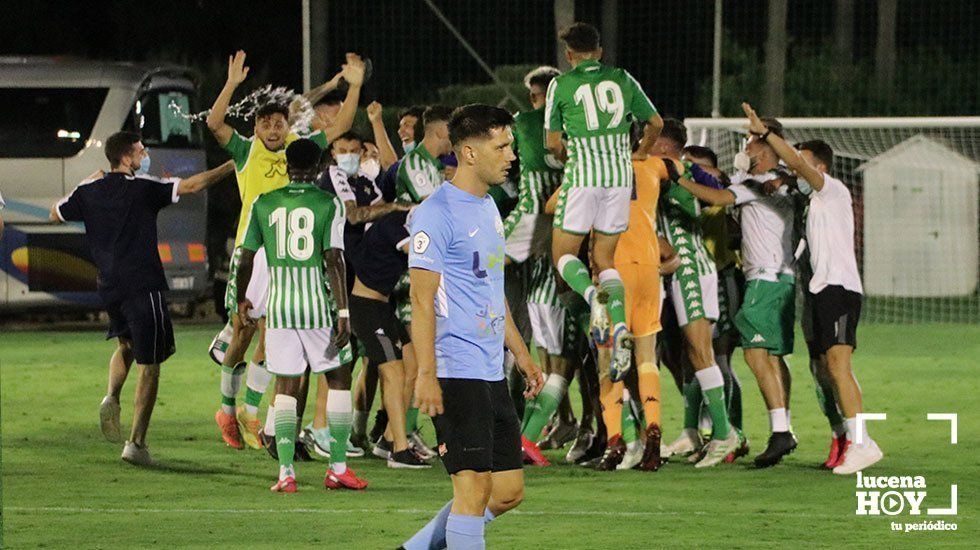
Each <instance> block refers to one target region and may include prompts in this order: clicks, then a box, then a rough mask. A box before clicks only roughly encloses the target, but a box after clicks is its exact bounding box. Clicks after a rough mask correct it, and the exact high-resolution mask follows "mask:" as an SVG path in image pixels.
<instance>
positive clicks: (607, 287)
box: [599, 269, 626, 327]
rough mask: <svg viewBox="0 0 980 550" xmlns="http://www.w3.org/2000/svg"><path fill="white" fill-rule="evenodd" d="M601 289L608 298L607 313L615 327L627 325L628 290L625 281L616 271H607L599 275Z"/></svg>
mask: <svg viewBox="0 0 980 550" xmlns="http://www.w3.org/2000/svg"><path fill="white" fill-rule="evenodd" d="M599 288H601V289H602V290H603V291H604V292H605V293H606V294H607V295H608V296H609V299H608V300H606V311H607V312H609V322H610V323H611V325H612V326H613V327H616V326H618V325H625V324H626V289H625V288H624V287H623V280H622V279H620V277H619V272H618V271H616V270H615V269H607V270H605V271H603V272H602V273H600V274H599Z"/></svg>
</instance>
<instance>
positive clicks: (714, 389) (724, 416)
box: [685, 365, 731, 439]
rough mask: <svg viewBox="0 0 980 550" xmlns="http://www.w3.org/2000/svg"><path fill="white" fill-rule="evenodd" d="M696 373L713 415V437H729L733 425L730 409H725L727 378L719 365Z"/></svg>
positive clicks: (709, 410) (705, 400)
mask: <svg viewBox="0 0 980 550" xmlns="http://www.w3.org/2000/svg"><path fill="white" fill-rule="evenodd" d="M694 375H695V376H696V377H697V379H698V382H700V383H701V393H702V395H704V402H705V404H706V405H707V406H708V414H709V415H711V438H712V439H725V438H727V437H728V432H729V431H731V427H730V426H729V423H728V411H727V410H725V379H724V378H722V376H721V369H720V368H718V365H712V366H711V367H708V368H706V369H704V370H699V371H697V372H695V373H694ZM685 420H686V419H685ZM696 426H697V423H695V427H696Z"/></svg>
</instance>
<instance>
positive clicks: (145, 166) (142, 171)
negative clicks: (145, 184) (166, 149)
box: [136, 153, 150, 176]
mask: <svg viewBox="0 0 980 550" xmlns="http://www.w3.org/2000/svg"><path fill="white" fill-rule="evenodd" d="M149 173H150V154H149V153H147V154H146V155H145V156H144V157H143V158H141V159H140V167H139V170H137V171H136V175H138V176H143V175H146V174H149Z"/></svg>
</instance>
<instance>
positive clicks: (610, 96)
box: [575, 80, 626, 130]
mask: <svg viewBox="0 0 980 550" xmlns="http://www.w3.org/2000/svg"><path fill="white" fill-rule="evenodd" d="M623 103H624V102H623V90H621V89H620V87H619V84H616V83H615V82H613V81H611V80H603V81H602V82H600V83H598V84H596V86H595V90H593V89H592V87H591V86H590V85H588V84H582V85H581V86H579V87H578V89H577V90H575V104H576V105H579V104H581V105H582V106H583V108H584V109H585V125H586V127H588V129H589V130H598V129H599V112H598V111H597V110H596V107H597V106H598V108H599V110H601V111H602V112H604V113H607V114H609V115H611V116H612V118H611V119H610V120H609V124H608V125H607V126H606V128H610V129H611V128H615V127H617V126H619V123H621V122H622V121H623V115H624V114H625V111H626V109H625V106H624V105H623Z"/></svg>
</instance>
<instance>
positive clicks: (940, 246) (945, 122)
mask: <svg viewBox="0 0 980 550" xmlns="http://www.w3.org/2000/svg"><path fill="white" fill-rule="evenodd" d="M779 121H780V123H782V125H783V129H784V133H785V137H786V139H787V140H788V141H789V142H791V143H798V142H801V141H807V140H812V139H821V140H824V141H826V142H827V143H828V144H830V146H831V147H832V148H833V150H834V167H833V169H832V170H831V173H832V174H833V175H834V176H835V177H838V178H840V179H841V180H842V181H843V182H844V183H845V184H846V185H847V186H848V188H849V189H850V190H851V194H852V197H853V199H854V221H855V245H856V250H857V257H858V266H859V268H860V270H861V275H862V279H863V281H864V287H865V303H864V311H863V313H862V317H863V318H865V319H866V320H868V321H870V322H884V323H922V322H962V323H977V322H980V289H978V283H980V216H978V214H980V195H978V189H980V117H894V118H780V119H779ZM684 124H685V126H686V127H687V135H688V143H689V144H696V145H703V146H706V147H710V148H711V149H712V150H714V151H715V153H716V154H717V155H718V162H719V165H720V166H719V168H721V169H722V170H723V171H725V172H727V173H731V172H732V171H733V168H732V159H733V157H734V155H735V153H737V152H738V151H739V150H741V148H742V147H743V146H744V142H745V137H746V133H747V130H746V126H747V123H746V120H745V119H744V118H688V119H686V120H685V121H684Z"/></svg>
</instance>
